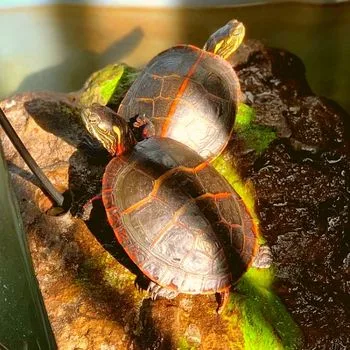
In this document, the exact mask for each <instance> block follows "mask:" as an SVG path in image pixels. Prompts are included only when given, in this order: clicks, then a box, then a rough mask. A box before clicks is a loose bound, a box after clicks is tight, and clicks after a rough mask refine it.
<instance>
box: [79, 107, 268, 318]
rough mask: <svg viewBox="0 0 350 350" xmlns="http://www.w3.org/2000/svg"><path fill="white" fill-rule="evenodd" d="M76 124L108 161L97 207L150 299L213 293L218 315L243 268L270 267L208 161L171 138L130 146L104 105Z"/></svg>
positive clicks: (244, 214) (245, 214)
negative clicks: (94, 140) (103, 150)
mask: <svg viewBox="0 0 350 350" xmlns="http://www.w3.org/2000/svg"><path fill="white" fill-rule="evenodd" d="M82 119H83V122H84V124H85V126H86V128H87V129H88V131H89V132H90V133H91V134H92V135H93V136H94V137H96V138H97V139H98V140H99V141H100V143H101V144H102V145H103V146H104V147H105V148H106V150H107V151H108V152H109V153H110V154H111V155H113V157H112V159H111V160H110V162H109V163H108V165H107V167H106V169H105V172H104V175H103V179H102V201H103V205H104V208H105V211H106V214H107V218H108V222H109V225H110V226H111V227H112V229H113V231H114V233H115V236H116V238H117V240H118V242H119V243H120V245H121V246H122V247H123V249H124V251H125V252H126V254H127V255H128V256H129V257H130V258H131V260H132V261H133V262H134V263H135V264H136V265H137V267H138V268H139V270H140V271H141V272H142V274H143V275H144V276H146V277H147V278H148V280H149V285H148V291H149V292H150V294H151V296H152V298H156V297H157V296H161V297H165V298H169V299H171V298H174V297H176V296H177V295H178V294H179V293H187V294H213V293H217V296H218V308H217V311H218V312H219V313H220V312H221V311H222V310H223V308H224V306H225V304H226V302H227V300H228V296H229V292H230V290H231V287H232V286H233V285H234V284H235V283H236V282H237V281H238V280H239V279H240V277H241V276H242V275H243V274H244V272H245V271H246V270H247V269H248V267H249V266H255V267H260V268H267V267H269V266H270V264H271V252H270V250H269V249H268V247H267V246H261V247H259V244H258V239H257V230H256V227H255V225H254V222H253V220H252V217H251V215H250V214H249V211H248V210H247V208H246V206H245V205H244V203H243V200H242V199H241V198H240V197H239V195H238V194H237V193H236V192H235V191H234V189H233V188H232V187H231V185H230V184H229V183H228V182H227V181H226V179H225V178H224V177H223V176H221V175H220V174H219V173H218V172H217V171H216V170H215V169H214V168H213V167H212V166H211V165H210V162H209V161H208V160H204V159H203V158H202V157H201V156H200V155H198V154H197V153H196V152H195V151H193V150H192V149H190V148H189V147H187V146H185V145H183V144H182V143H180V142H178V141H176V140H173V139H170V138H157V137H151V138H147V139H145V140H143V141H140V142H138V143H136V142H135V139H134V137H133V134H132V132H131V130H130V129H129V127H128V125H127V123H126V121H125V120H124V119H123V118H121V117H119V116H118V115H117V114H116V113H115V112H114V111H112V110H111V109H109V108H108V107H104V106H99V105H92V106H91V107H86V108H85V109H84V110H83V111H82Z"/></svg>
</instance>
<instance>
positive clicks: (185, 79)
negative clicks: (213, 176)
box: [118, 45, 240, 159]
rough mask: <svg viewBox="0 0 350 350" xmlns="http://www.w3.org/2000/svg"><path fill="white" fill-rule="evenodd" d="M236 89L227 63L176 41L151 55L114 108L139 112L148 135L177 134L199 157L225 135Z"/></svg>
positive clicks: (215, 149)
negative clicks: (151, 131) (147, 126)
mask: <svg viewBox="0 0 350 350" xmlns="http://www.w3.org/2000/svg"><path fill="white" fill-rule="evenodd" d="M239 94H240V87H239V81H238V78H237V75H236V73H235V71H234V70H233V68H232V66H231V65H230V64H229V63H228V62H227V61H226V60H224V59H223V58H221V57H220V56H217V55H215V54H213V53H211V52H207V51H204V50H201V49H199V48H197V47H195V46H190V45H179V46H175V47H172V48H170V49H168V50H166V51H164V52H162V53H160V54H159V55H157V56H156V57H154V58H153V59H152V60H151V61H150V62H149V63H148V65H147V66H146V67H145V69H144V70H143V72H142V73H141V74H140V75H139V76H138V78H137V79H136V80H135V82H134V83H133V85H132V86H131V88H130V89H129V91H128V92H127V94H126V95H125V97H124V99H123V101H122V103H121V105H120V106H119V110H118V114H119V115H120V116H122V117H123V118H124V119H126V120H127V121H130V120H133V118H135V117H136V116H145V117H146V118H147V119H148V120H150V121H151V123H152V124H153V126H154V135H155V136H160V137H169V138H172V139H174V140H177V141H179V142H181V143H183V144H185V145H187V146H189V147H190V148H192V149H193V150H194V151H196V152H197V153H199V154H200V155H201V156H202V157H203V158H206V159H207V158H213V157H215V156H217V155H218V154H219V153H220V152H221V151H222V150H223V149H224V147H225V146H226V144H227V142H228V141H229V138H230V135H231V132H232V128H233V124H234V121H235V115H236V111H237V105H238V98H239Z"/></svg>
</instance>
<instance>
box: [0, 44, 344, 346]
mask: <svg viewBox="0 0 350 350" xmlns="http://www.w3.org/2000/svg"><path fill="white" fill-rule="evenodd" d="M232 63H233V64H234V66H235V69H236V71H237V73H238V75H239V78H240V82H241V86H242V92H243V94H244V96H245V97H244V98H245V103H246V104H247V105H249V106H250V107H252V108H253V109H254V110H255V113H256V121H255V123H256V124H258V125H262V126H267V127H271V128H273V129H274V130H276V132H277V136H278V137H277V138H276V139H275V140H274V141H273V142H272V143H271V144H270V145H269V147H268V148H267V149H265V150H264V151H263V152H261V151H259V152H257V151H255V150H254V149H247V147H245V144H244V142H243V141H244V140H242V139H240V138H239V137H237V135H234V138H233V139H232V140H231V142H230V144H229V145H228V148H227V150H226V151H225V153H224V155H223V157H224V158H225V159H226V160H227V161H228V162H229V163H230V164H232V165H234V166H235V167H236V168H237V170H238V171H239V173H240V175H241V176H242V178H243V179H244V180H245V181H247V182H248V183H249V184H250V185H252V186H253V188H254V191H255V197H256V211H257V214H258V217H259V218H260V223H261V230H262V232H263V234H264V237H265V238H266V240H267V242H268V244H269V245H270V246H271V248H272V251H273V255H274V261H275V268H276V277H277V281H276V284H275V290H276V293H277V294H278V295H279V296H280V297H281V298H282V300H283V301H284V303H285V305H286V306H287V308H288V310H289V312H291V314H292V315H293V317H294V319H295V320H296V321H297V323H298V324H299V325H300V327H301V330H302V332H303V335H304V340H305V341H304V345H303V349H337V348H339V349H342V348H346V347H350V339H349V334H350V329H349V322H348V320H349V308H348V307H347V295H348V294H349V284H348V281H349V277H350V276H349V241H348V238H347V236H346V232H347V230H348V229H349V226H348V225H349V224H348V217H349V212H348V208H349V192H350V191H349V189H350V186H349V168H350V166H349V153H348V136H347V135H348V134H346V130H348V129H346V127H347V125H346V120H348V118H349V116H348V115H346V113H345V112H344V111H343V110H342V109H341V108H340V107H339V106H337V105H336V104H334V103H333V102H331V101H328V100H326V99H324V98H320V97H318V96H314V95H313V93H312V92H311V90H310V87H309V86H308V84H307V82H306V78H305V69H304V66H303V64H302V62H301V61H300V60H299V59H298V58H297V57H296V56H294V55H292V54H290V53H288V52H286V51H283V50H277V49H270V48H266V47H264V46H263V45H262V44H261V43H259V42H247V43H246V44H245V45H243V46H242V48H240V50H239V52H238V53H237V55H236V56H234V58H233V61H232ZM128 83H129V82H128ZM89 86H91V84H90V85H89ZM124 88H125V89H126V88H127V86H125V87H124ZM80 93H81V92H80ZM89 96H90V95H89ZM114 101H116V100H114ZM78 102H79V94H78V93H74V94H56V93H55V94H54V93H28V94H21V95H16V96H14V97H12V98H9V99H7V100H5V101H3V102H1V106H2V107H3V108H4V110H5V112H6V114H7V115H8V117H9V119H10V121H11V123H12V125H13V126H14V128H15V129H16V131H17V132H18V134H19V136H20V137H21V139H22V140H23V142H24V144H25V145H26V146H27V147H28V149H29V151H30V152H31V154H32V155H33V157H34V158H35V159H36V160H37V161H38V163H39V165H40V166H41V167H42V168H43V169H44V171H45V172H46V174H47V175H48V176H49V178H50V179H51V180H52V181H53V182H54V183H55V186H57V188H58V189H59V190H60V191H67V190H68V191H69V193H70V195H71V197H72V207H71V212H70V213H65V214H64V215H61V216H59V217H54V216H49V215H45V214H43V213H42V212H47V210H48V209H50V207H51V203H50V201H48V199H47V198H46V197H45V196H44V195H43V193H42V192H41V191H40V190H38V187H37V183H36V180H35V178H34V177H33V176H32V175H31V173H30V171H29V170H28V169H27V168H26V166H25V165H24V163H23V161H22V159H21V158H20V157H19V156H18V154H17V153H16V151H15V150H14V149H13V147H12V145H11V144H10V142H9V141H8V139H7V138H6V136H4V133H3V131H2V130H0V138H1V141H2V144H3V147H4V151H5V155H6V158H7V160H8V163H9V169H10V172H11V176H12V180H13V183H14V185H15V186H14V188H15V191H16V194H17V197H18V200H19V203H20V208H21V213H22V216H23V221H24V224H25V228H26V231H27V234H28V239H29V245H30V250H31V253H32V257H33V261H34V266H35V270H36V274H37V277H38V280H39V283H40V288H41V291H42V293H43V296H44V300H45V305H46V308H47V310H48V313H49V317H50V321H51V323H52V326H53V330H54V333H55V336H56V340H57V342H58V345H59V348H61V349H76V348H81V349H177V348H186V347H187V348H190V346H194V347H195V348H198V349H208V350H209V349H211V350H213V349H228V348H231V347H232V346H236V348H243V344H244V336H243V334H242V331H241V329H240V324H239V310H237V309H230V311H228V312H227V314H226V315H225V316H223V317H217V315H216V314H215V307H216V303H215V298H214V296H205V295H199V296H179V297H177V298H176V299H174V300H162V299H160V300H156V301H152V300H150V299H148V298H147V295H146V294H145V293H138V292H137V291H136V289H135V288H134V285H133V282H134V273H135V266H133V264H132V262H130V260H128V258H127V257H125V254H123V252H122V249H121V247H118V245H117V244H116V241H115V238H114V235H113V233H111V230H110V229H109V228H108V225H107V223H106V221H105V220H101V219H98V220H97V219H96V220H95V221H94V220H93V219H92V220H91V221H90V222H89V223H88V227H87V226H86V224H84V223H83V222H82V221H81V220H79V219H77V218H75V217H73V215H72V214H74V215H75V214H77V215H79V214H80V212H81V210H82V207H83V205H84V204H85V203H86V201H87V200H88V199H89V198H91V196H92V195H93V194H95V193H96V192H98V190H99V189H100V187H101V182H100V180H101V176H102V173H103V170H104V167H105V164H106V163H107V162H108V156H107V155H106V154H104V153H103V151H101V154H99V155H98V156H97V157H96V154H95V155H94V157H91V150H89V147H88V145H89V144H91V142H94V141H93V140H91V139H90V138H89V135H88V134H87V133H86V132H85V130H84V128H83V127H82V124H81V121H80V118H79V104H78ZM38 140H40V142H38ZM92 210H93V212H95V213H96V212H98V211H99V210H101V208H99V207H98V204H96V205H94V206H93V208H92ZM101 215H103V214H100V216H99V218H101V217H102V216H101ZM92 217H93V215H92ZM95 217H96V216H95ZM244 297H245V296H243V298H244ZM237 315H238V316H237Z"/></svg>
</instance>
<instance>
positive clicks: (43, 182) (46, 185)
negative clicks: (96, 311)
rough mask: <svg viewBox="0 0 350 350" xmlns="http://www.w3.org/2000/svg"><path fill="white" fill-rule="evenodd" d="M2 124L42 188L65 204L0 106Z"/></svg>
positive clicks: (61, 203) (55, 199) (0, 121)
mask: <svg viewBox="0 0 350 350" xmlns="http://www.w3.org/2000/svg"><path fill="white" fill-rule="evenodd" d="M0 125H1V126H2V127H3V129H4V131H5V133H6V135H7V136H8V138H9V139H10V140H11V142H12V144H13V145H14V146H15V148H16V150H17V152H18V153H19V154H20V155H21V157H22V158H23V160H24V161H25V162H26V164H27V165H28V167H29V168H30V169H31V171H32V172H33V174H34V175H35V176H36V177H37V178H38V180H39V183H40V188H41V189H42V190H43V191H44V192H45V193H46V194H47V195H49V196H50V198H51V199H52V200H53V201H54V202H55V203H56V204H57V205H58V206H59V207H61V206H62V205H63V201H64V197H63V195H62V194H61V193H59V192H58V191H57V190H56V189H55V187H54V186H53V185H52V183H51V182H50V180H49V179H48V178H47V176H46V175H45V174H44V173H43V171H42V170H41V169H40V168H39V166H38V164H37V163H36V161H35V160H34V158H33V157H32V156H31V155H30V153H29V152H28V150H27V148H26V147H25V146H24V144H23V142H22V141H21V139H20V138H19V137H18V135H17V133H16V131H15V130H14V129H13V127H12V125H11V124H10V122H9V120H8V119H7V117H6V115H5V113H4V111H3V110H2V109H1V108H0Z"/></svg>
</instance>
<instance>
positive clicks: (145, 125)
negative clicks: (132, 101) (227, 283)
mask: <svg viewBox="0 0 350 350" xmlns="http://www.w3.org/2000/svg"><path fill="white" fill-rule="evenodd" d="M132 126H133V127H134V128H138V129H139V128H142V139H147V138H149V137H152V136H154V135H155V129H154V125H153V123H152V122H151V121H150V120H149V118H147V117H146V115H145V114H143V115H142V116H139V115H138V116H137V117H136V121H135V122H134V123H133V124H132Z"/></svg>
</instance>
